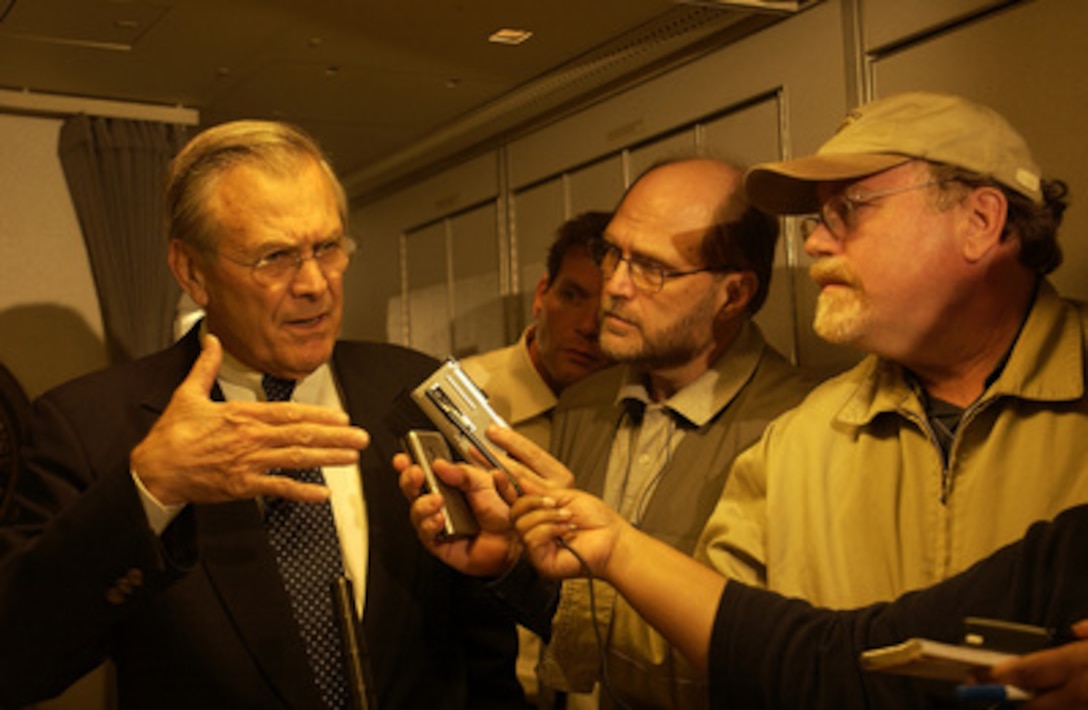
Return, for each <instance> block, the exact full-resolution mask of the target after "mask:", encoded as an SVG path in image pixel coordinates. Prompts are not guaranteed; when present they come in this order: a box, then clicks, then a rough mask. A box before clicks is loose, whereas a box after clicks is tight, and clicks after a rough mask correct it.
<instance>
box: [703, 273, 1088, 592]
mask: <svg viewBox="0 0 1088 710" xmlns="http://www.w3.org/2000/svg"><path fill="white" fill-rule="evenodd" d="M1086 321H1088V310H1086V309H1085V307H1084V306H1083V305H1080V304H1073V303H1070V302H1067V301H1064V300H1062V299H1061V298H1059V296H1058V295H1057V293H1056V292H1055V291H1054V289H1053V288H1052V287H1051V286H1050V285H1049V284H1047V283H1045V282H1044V283H1043V284H1041V285H1040V288H1039V292H1038V295H1037V297H1036V301H1035V304H1034V306H1033V308H1032V310H1031V312H1030V314H1029V316H1028V318H1027V320H1026V321H1025V323H1024V327H1023V329H1022V331H1021V333H1020V336H1019V338H1018V340H1017V342H1016V344H1015V345H1014V347H1013V350H1012V352H1011V354H1010V356H1009V360H1008V362H1007V364H1006V366H1005V368H1004V370H1003V371H1002V373H1001V374H1000V376H999V377H998V378H997V379H996V380H995V381H994V382H993V383H992V384H991V385H990V386H989V387H988V388H987V389H986V391H985V392H984V393H983V395H982V396H981V397H980V398H979V400H978V401H977V402H975V403H974V404H973V405H971V406H970V407H969V408H968V410H967V411H966V412H965V414H964V418H963V420H962V423H961V424H960V426H959V428H958V430H957V433H956V437H955V439H954V441H953V444H952V446H951V449H950V454H949V464H948V466H947V468H945V466H944V464H943V460H942V457H941V454H940V453H939V451H938V448H937V445H936V444H935V443H934V441H933V439H932V437H931V434H930V431H929V427H928V423H927V421H926V417H925V414H924V410H923V408H922V405H921V403H920V402H919V399H918V397H917V396H916V394H915V393H914V392H913V390H912V389H911V387H910V386H909V385H908V384H907V382H906V381H905V379H904V374H903V371H902V369H901V368H900V367H898V366H897V365H894V364H892V363H889V362H885V361H882V360H880V359H878V358H876V357H869V358H867V359H865V360H863V361H862V362H861V363H860V364H859V365H858V366H856V367H855V368H853V369H852V370H850V371H848V372H846V373H844V374H843V375H841V376H839V377H837V378H835V379H833V380H830V381H828V382H827V383H825V384H824V385H822V386H820V387H819V388H817V389H815V390H814V391H813V392H812V393H811V394H810V395H809V396H808V398H807V399H806V400H805V401H804V403H803V404H802V405H801V406H800V407H798V408H797V409H795V410H793V411H791V412H789V413H787V414H785V415H784V416H782V417H780V418H779V419H778V420H776V421H775V422H774V423H773V424H772V425H771V426H770V427H768V428H767V432H766V433H765V434H764V436H763V438H762V440H760V442H759V443H758V444H757V445H756V446H754V447H753V448H752V449H750V450H749V451H747V452H746V453H745V454H744V455H743V456H741V457H740V458H739V459H738V460H737V462H736V465H735V466H734V468H733V473H732V475H731V476H730V478H729V482H728V483H727V484H726V486H725V490H724V492H723V494H722V498H721V501H720V502H719V503H718V506H717V508H716V509H715V511H714V514H713V516H712V517H711V520H710V522H709V524H708V525H707V529H706V531H705V533H704V536H703V539H702V540H701V541H700V545H699V551H698V553H697V554H698V555H699V556H701V558H702V559H709V560H710V563H711V564H712V565H713V566H714V568H715V569H717V570H719V571H721V572H723V573H724V574H726V575H727V576H729V577H733V578H736V579H740V580H743V581H745V582H748V583H752V584H757V585H759V584H762V585H766V586H767V587H769V588H770V589H773V590H775V591H777V592H781V593H783V594H786V595H790V596H799V597H803V598H805V599H807V600H809V601H811V602H813V603H815V604H818V605H823V606H831V607H853V606H858V605H862V604H868V603H869V602H872V601H876V600H885V599H891V598H893V597H896V596H898V595H900V594H902V593H903V592H905V591H907V590H910V589H915V588H918V587H924V586H928V585H930V584H933V583H935V582H938V581H940V580H943V579H945V578H947V577H949V576H950V575H952V574H955V573H956V572H959V571H961V570H963V569H964V568H966V567H968V566H969V565H971V564H972V563H973V562H975V561H977V560H978V559H980V558H981V557H983V556H985V555H987V554H988V553H990V552H992V551H993V550H995V549H996V548H998V547H1000V546H1002V545H1004V544H1005V543H1008V542H1010V541H1012V540H1014V539H1016V538H1018V537H1020V536H1021V535H1023V533H1024V531H1025V530H1026V529H1027V527H1028V525H1029V524H1030V523H1031V522H1033V521H1035V520H1039V519H1043V518H1051V517H1053V516H1054V515H1056V514H1057V513H1058V512H1059V511H1061V510H1063V509H1065V508H1068V507H1070V506H1071V505H1074V504H1077V503H1083V502H1086V501H1088V462H1086V458H1085V449H1084V448H1083V447H1084V446H1085V445H1086V442H1088V398H1086V397H1085V387H1084V383H1085V359H1084V348H1085V342H1086V340H1085V325H1086Z"/></svg>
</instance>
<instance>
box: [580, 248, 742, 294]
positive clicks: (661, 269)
mask: <svg viewBox="0 0 1088 710" xmlns="http://www.w3.org/2000/svg"><path fill="white" fill-rule="evenodd" d="M589 255H590V257H591V258H592V259H593V261H594V262H595V263H596V264H597V266H598V267H600V269H601V275H602V276H603V277H604V278H605V279H606V280H607V279H610V278H612V276H613V275H614V274H615V273H616V269H618V268H619V266H620V262H626V263H627V273H628V274H630V276H631V283H633V284H634V285H635V288H637V289H638V290H640V291H644V292H646V293H657V292H658V291H660V290H661V289H663V288H665V283H666V282H668V281H669V280H670V279H678V278H680V277H682V276H691V275H693V274H703V273H711V272H718V273H725V272H728V271H735V270H736V269H734V268H732V267H728V266H707V267H703V268H701V269H691V270H690V271H669V270H668V269H667V268H666V267H665V265H664V264H659V263H658V262H656V261H653V260H652V259H646V258H644V257H640V256H624V255H623V251H622V250H621V249H620V248H619V247H618V246H616V245H615V244H612V243H610V242H606V241H605V240H603V239H595V240H594V241H592V242H590V245H589Z"/></svg>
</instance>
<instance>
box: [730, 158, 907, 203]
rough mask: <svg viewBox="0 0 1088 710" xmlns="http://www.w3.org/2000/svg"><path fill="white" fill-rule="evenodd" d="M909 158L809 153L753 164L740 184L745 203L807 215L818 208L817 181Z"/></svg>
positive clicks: (852, 175) (858, 175) (871, 170)
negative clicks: (743, 188)
mask: <svg viewBox="0 0 1088 710" xmlns="http://www.w3.org/2000/svg"><path fill="white" fill-rule="evenodd" d="M910 160H913V158H911V157H910V156H907V155H895V154H889V153H853V154H847V153H843V154H838V155H835V154H827V155H810V156H807V157H804V158H797V159H795V160H784V161H781V162H778V163H762V164H760V165H756V166H755V167H753V168H752V169H751V170H749V171H748V175H747V176H746V177H745V180H744V187H745V190H746V191H747V193H748V200H749V202H751V203H752V204H753V205H755V206H756V207H758V208H759V209H761V210H763V211H764V212H767V213H768V214H809V213H812V212H817V211H819V209H820V200H819V197H818V196H817V194H816V188H817V186H818V185H819V184H820V183H822V182H837V181H840V180H853V179H857V178H861V177H865V176H866V175H872V174H874V173H879V172H881V171H884V170H887V169H889V168H894V167H895V166H896V165H902V164H903V163H906V162H909V161H910Z"/></svg>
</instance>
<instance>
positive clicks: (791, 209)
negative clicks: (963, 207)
mask: <svg viewBox="0 0 1088 710" xmlns="http://www.w3.org/2000/svg"><path fill="white" fill-rule="evenodd" d="M914 159H922V160H928V161H931V162H935V163H946V164H948V165H954V166H957V167H960V168H965V169H967V170H971V171H973V172H976V173H979V174H981V175H985V176H987V177H990V178H993V179H994V180H996V181H997V182H999V183H1001V184H1002V185H1004V186H1005V187H1008V188H1009V189H1011V190H1015V191H1016V192H1019V193H1021V194H1022V195H1025V196H1026V197H1028V198H1030V199H1031V200H1033V201H1034V202H1036V203H1042V192H1041V189H1040V183H1041V178H1040V172H1039V167H1038V166H1037V165H1036V164H1035V161H1034V160H1033V159H1032V157H1031V151H1030V150H1029V149H1028V145H1027V143H1026V142H1025V141H1024V138H1023V137H1022V136H1021V135H1020V134H1019V133H1017V132H1016V129H1014V128H1013V127H1012V126H1011V125H1009V122H1008V121H1006V120H1005V119H1004V118H1003V117H1002V116H1001V115H1000V114H998V113H997V112H996V111H994V110H992V109H990V108H988V107H986V106H982V105H981V104H977V103H974V102H972V101H968V100H967V99H964V98H961V97H959V96H951V95H948V94H933V93H925V92H911V93H904V94H896V95H894V96H890V97H888V98H886V99H880V100H879V101H873V102H872V103H869V104H865V105H864V106H861V107H859V108H857V109H854V110H853V111H851V112H850V113H849V114H848V115H847V116H846V119H845V120H844V121H843V122H842V125H840V126H839V129H838V131H836V133H835V135H834V136H832V137H831V140H829V141H827V142H826V143H824V144H823V146H821V147H820V149H819V150H818V151H817V152H816V155H810V156H807V157H804V158H797V159H795V160H784V161H781V162H776V163H763V164H760V165H756V166H755V167H753V168H752V169H751V170H749V171H748V175H747V177H746V179H745V188H746V189H747V191H748V198H749V200H751V202H752V203H753V204H754V205H755V206H756V207H758V208H760V209H761V210H763V211H765V212H769V213H771V214H806V213H810V212H816V211H817V210H819V208H820V205H819V200H818V198H817V196H816V187H817V185H818V184H819V183H821V182H829V181H837V180H851V179H856V178H861V177H864V176H866V175H872V174H874V173H878V172H881V171H883V170H887V169H889V168H893V167H895V166H896V165H901V164H903V163H906V162H908V161H910V160H914Z"/></svg>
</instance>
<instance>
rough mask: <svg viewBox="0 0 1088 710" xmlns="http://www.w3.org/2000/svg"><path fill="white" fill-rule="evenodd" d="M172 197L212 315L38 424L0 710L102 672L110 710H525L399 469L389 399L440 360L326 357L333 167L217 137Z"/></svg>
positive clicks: (10, 596)
mask: <svg viewBox="0 0 1088 710" xmlns="http://www.w3.org/2000/svg"><path fill="white" fill-rule="evenodd" d="M166 197H167V209H166V212H167V215H168V218H169V225H168V228H169V235H168V236H169V239H170V242H169V263H170V267H171V269H172V271H173V274H174V277H175V278H176V279H177V281H178V283H179V284H180V285H181V287H182V288H183V289H184V290H185V292H186V293H187V294H188V295H189V296H190V297H191V298H192V300H193V302H194V303H196V305H198V306H200V307H201V308H202V309H203V311H204V313H205V318H204V320H203V321H202V322H201V323H199V324H198V325H196V326H194V327H193V328H192V329H191V330H190V332H189V333H188V334H187V335H186V336H184V337H183V338H182V339H181V340H180V341H179V342H177V343H176V344H174V345H173V346H171V347H169V348H167V349H165V350H162V351H160V352H158V353H155V354H153V355H150V356H148V357H146V358H143V359H141V360H137V361H135V362H130V363H125V364H122V365H119V366H118V367H115V368H113V369H111V370H107V371H105V372H102V373H94V374H91V375H88V376H86V377H84V378H82V379H80V380H77V381H76V382H73V383H69V384H67V385H62V386H61V387H59V388H57V389H55V390H53V391H52V392H49V393H46V394H45V395H43V396H42V398H41V399H40V400H39V402H38V403H37V404H36V406H35V415H36V416H35V421H34V425H33V426H32V431H31V434H30V439H31V445H30V447H29V449H28V451H27V452H26V462H27V468H28V469H29V471H28V473H27V474H26V475H23V476H20V478H19V483H20V486H19V489H18V490H17V491H16V495H15V499H14V506H13V511H14V512H13V515H12V517H11V519H10V520H8V521H6V523H5V524H4V525H3V526H2V527H0V600H2V602H0V668H2V669H3V671H2V672H0V706H4V707H8V706H22V705H24V704H27V703H31V702H34V701H37V700H42V699H45V698H47V697H50V696H52V695H55V694H57V693H59V692H60V691H61V690H63V689H64V688H65V686H67V685H68V684H70V683H72V682H73V681H75V680H76V679H77V678H78V677H79V676H80V675H81V674H82V673H84V672H86V671H88V670H90V669H91V668H93V667H94V666H95V665H96V664H98V663H100V662H102V661H103V660H105V659H107V658H109V659H111V660H112V661H113V663H114V666H115V668H116V670H117V696H118V704H119V706H120V707H122V708H126V707H136V708H150V707H155V708H317V707H321V708H346V707H352V708H360V707H369V708H371V710H374V709H376V708H416V707H427V708H451V709H453V708H457V709H461V708H481V707H483V708H496V707H511V708H514V707H523V706H524V697H523V694H522V693H521V690H520V687H519V686H518V684H517V680H516V677H515V676H514V665H513V664H514V658H515V653H516V637H515V634H514V626H513V624H512V623H511V622H509V621H507V620H505V619H503V618H501V617H500V616H499V615H497V614H495V613H494V610H493V609H491V608H490V605H489V604H488V603H487V601H486V598H485V597H483V596H482V594H481V593H480V590H478V589H477V586H478V582H477V581H476V580H474V579H470V578H467V577H464V576H462V575H459V574H457V573H456V572H454V571H453V570H451V569H449V568H448V567H446V566H444V565H442V564H441V563H439V562H438V561H437V560H435V559H433V558H432V557H431V556H430V555H429V554H427V552H426V551H425V550H424V549H423V548H422V547H421V546H420V545H419V544H418V543H417V541H416V538H415V535H414V534H413V530H412V528H411V526H410V524H409V521H408V509H407V505H406V503H405V501H404V499H403V498H402V497H401V495H400V493H399V491H398V490H397V485H396V474H395V472H394V471H393V470H392V468H391V467H390V465H389V461H390V459H391V458H392V456H393V454H394V453H395V452H396V451H398V450H399V448H400V447H399V444H398V440H397V433H399V429H398V431H394V429H393V425H392V424H391V423H390V422H389V421H388V417H389V415H390V414H391V412H392V411H393V410H394V406H395V405H394V402H395V401H396V400H397V397H398V396H399V395H400V394H401V393H402V392H403V391H404V390H405V389H407V388H411V387H414V386H415V385H416V384H418V383H419V382H420V381H421V380H423V379H424V378H425V377H426V376H427V375H429V374H430V373H431V372H432V371H433V370H434V369H435V368H436V367H437V366H438V363H437V362H436V361H434V360H433V359H432V358H430V357H428V356H426V355H423V354H421V353H417V352H414V351H411V350H408V349H405V348H400V347H397V346H394V345H389V344H384V343H363V342H353V341H342V340H339V339H338V338H339V334H340V325H341V319H342V315H343V283H344V277H345V271H346V269H347V267H348V263H349V260H350V257H351V254H352V252H353V251H354V249H355V243H354V242H353V241H352V239H351V238H350V237H348V236H347V228H348V219H347V218H348V210H347V200H346V198H345V195H344V191H343V188H342V186H341V184H340V182H339V180H338V179H337V177H336V176H335V174H334V173H333V171H332V168H331V166H330V165H329V163H328V161H327V160H326V158H325V156H324V155H323V154H322V152H321V150H320V148H319V147H318V146H317V144H316V143H315V142H314V141H313V139H312V138H310V137H309V136H307V135H306V134H304V133H302V132H301V131H299V130H298V129H296V128H294V127H292V126H289V125H286V124H282V123H275V122H265V121H239V122H233V123H226V124H221V125H218V126H215V127H212V128H210V129H208V130H206V131H204V132H203V133H201V134H199V135H198V136H196V137H195V138H194V139H193V140H192V141H190V142H189V144H188V145H187V146H186V147H185V148H184V149H182V151H181V152H180V153H179V155H178V156H177V157H176V158H175V159H174V161H173V163H172V165H171V169H170V173H169V176H168V181H167V196H166ZM202 343H203V349H202ZM280 400H287V401H280ZM401 419H403V420H404V421H401ZM411 419H412V414H411V413H410V412H407V413H404V414H402V415H400V416H399V417H398V420H397V422H396V424H397V425H398V426H401V425H403V426H409V427H410V426H413V425H414V426H415V427H416V428H430V424H429V422H428V421H427V420H426V418H425V417H424V416H423V415H422V413H418V415H417V416H416V420H417V421H414V422H413V421H410V420H411ZM349 422H350V423H351V424H353V425H354V426H349ZM318 467H321V468H320V469H319V468H318ZM334 589H335V590H336V592H337V594H336V596H335V597H334V595H333V590H334ZM334 602H335V603H334ZM367 651H369V653H367Z"/></svg>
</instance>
